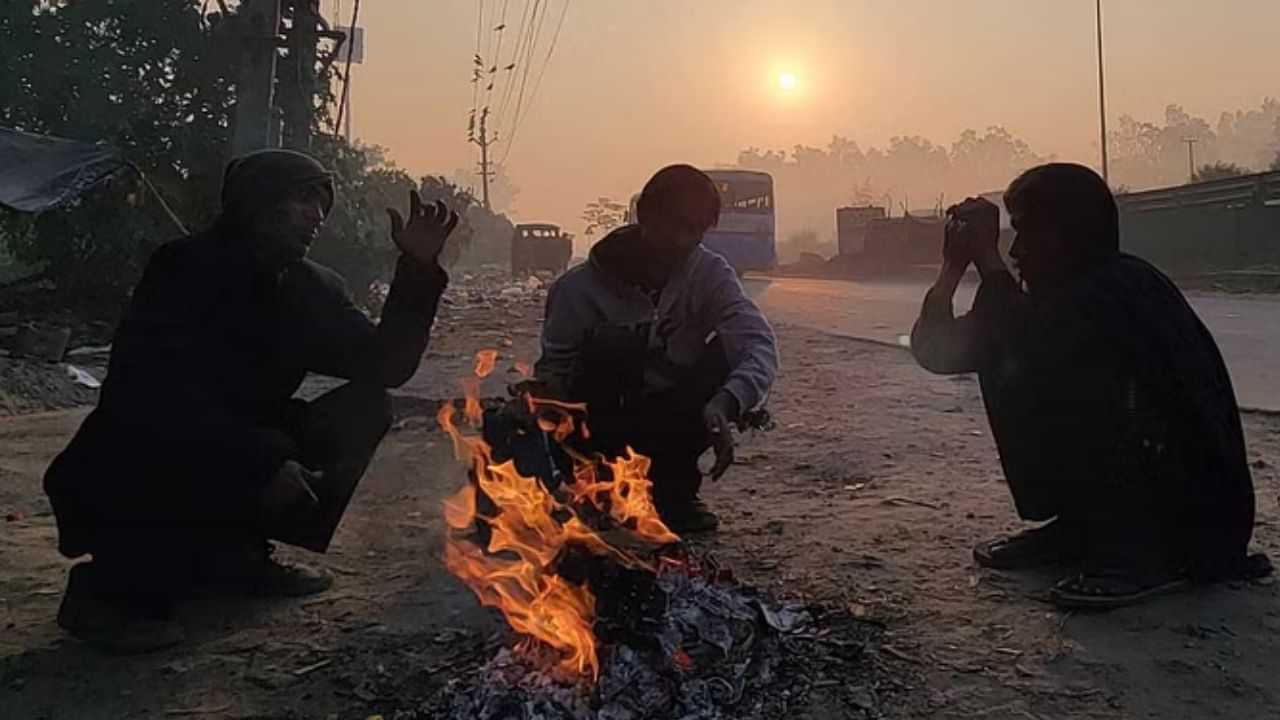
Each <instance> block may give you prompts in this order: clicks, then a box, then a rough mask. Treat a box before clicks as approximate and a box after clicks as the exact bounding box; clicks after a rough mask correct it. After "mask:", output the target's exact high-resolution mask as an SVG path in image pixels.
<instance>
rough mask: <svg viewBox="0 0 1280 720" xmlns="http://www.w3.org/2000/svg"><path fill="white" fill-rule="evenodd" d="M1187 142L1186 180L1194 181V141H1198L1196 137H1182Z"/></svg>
mask: <svg viewBox="0 0 1280 720" xmlns="http://www.w3.org/2000/svg"><path fill="white" fill-rule="evenodd" d="M1182 142H1184V143H1186V144H1187V182H1189V183H1193V182H1195V181H1196V143H1198V142H1200V141H1199V140H1198V139H1197V138H1184V139H1183V141H1182Z"/></svg>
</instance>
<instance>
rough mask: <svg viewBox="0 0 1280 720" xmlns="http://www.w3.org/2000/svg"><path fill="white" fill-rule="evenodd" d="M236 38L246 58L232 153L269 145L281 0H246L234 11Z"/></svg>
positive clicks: (238, 88) (239, 81) (239, 84)
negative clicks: (237, 24)
mask: <svg viewBox="0 0 1280 720" xmlns="http://www.w3.org/2000/svg"><path fill="white" fill-rule="evenodd" d="M235 19H236V22H237V23H239V27H238V28H237V30H236V31H235V33H236V36H237V37H235V41H236V42H238V43H240V44H241V45H242V46H243V50H244V57H245V62H244V64H243V65H242V67H241V70H240V75H239V77H238V78H237V82H236V109H235V130H234V134H233V135H232V140H231V152H232V154H233V155H243V154H244V153H247V152H252V151H254V150H261V149H263V148H266V147H270V146H271V145H272V144H273V143H272V141H271V135H272V133H271V124H272V110H271V109H272V103H273V100H274V95H275V77H276V56H277V52H276V47H277V43H278V32H279V29H280V0H243V1H242V2H241V3H240V10H239V12H238V13H236V15H235Z"/></svg>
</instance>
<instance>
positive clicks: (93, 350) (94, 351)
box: [67, 345, 111, 357]
mask: <svg viewBox="0 0 1280 720" xmlns="http://www.w3.org/2000/svg"><path fill="white" fill-rule="evenodd" d="M110 352H111V346H110V345H86V346H84V347H78V348H73V349H71V350H68V351H67V357H79V356H82V355H106V354H108V353H110Z"/></svg>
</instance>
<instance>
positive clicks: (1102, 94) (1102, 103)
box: [1094, 0, 1110, 183]
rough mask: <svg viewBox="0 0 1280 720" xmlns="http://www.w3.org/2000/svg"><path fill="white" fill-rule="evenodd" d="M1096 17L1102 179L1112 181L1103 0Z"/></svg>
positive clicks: (1097, 2)
mask: <svg viewBox="0 0 1280 720" xmlns="http://www.w3.org/2000/svg"><path fill="white" fill-rule="evenodd" d="M1094 7H1095V10H1096V15H1095V17H1096V19H1097V26H1098V125H1099V127H1100V129H1101V134H1102V143H1101V147H1102V179H1103V180H1104V181H1107V182H1108V183H1109V182H1110V173H1109V169H1108V167H1107V90H1106V85H1105V80H1104V73H1103V70H1102V0H1095V6H1094Z"/></svg>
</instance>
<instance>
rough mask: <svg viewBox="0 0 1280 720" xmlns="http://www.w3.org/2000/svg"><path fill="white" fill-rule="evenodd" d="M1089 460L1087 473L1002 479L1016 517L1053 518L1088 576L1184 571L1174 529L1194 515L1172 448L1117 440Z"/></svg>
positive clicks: (1182, 467) (1183, 468)
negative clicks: (1070, 541) (1006, 483)
mask: <svg viewBox="0 0 1280 720" xmlns="http://www.w3.org/2000/svg"><path fill="white" fill-rule="evenodd" d="M1089 457H1090V460H1091V462H1090V463H1089V465H1088V467H1089V468H1090V470H1091V472H1081V473H1070V474H1068V473H1049V474H1045V475H1041V476H1038V477H1016V478H1015V477H1011V478H1009V487H1010V490H1011V491H1012V494H1013V498H1014V504H1015V505H1016V506H1017V508H1018V510H1019V514H1020V516H1021V517H1022V518H1023V519H1024V520H1032V521H1044V520H1050V519H1056V521H1057V522H1059V523H1060V524H1061V525H1062V527H1063V528H1064V529H1065V530H1067V531H1069V532H1070V533H1072V534H1073V535H1074V536H1075V537H1076V538H1077V542H1078V547H1079V551H1080V555H1081V557H1082V561H1081V569H1082V570H1084V571H1085V572H1088V573H1094V574H1108V573H1112V574H1122V575H1126V576H1129V577H1134V578H1137V579H1142V578H1144V577H1146V576H1151V577H1153V578H1154V577H1162V576H1165V575H1167V574H1168V573H1170V572H1176V571H1181V570H1183V569H1185V568H1186V565H1187V562H1188V557H1189V553H1188V548H1187V546H1186V543H1185V536H1184V533H1183V532H1182V530H1180V528H1179V525H1180V524H1181V523H1182V521H1183V520H1185V519H1186V518H1189V517H1192V516H1193V513H1194V510H1193V509H1192V508H1191V507H1190V506H1189V504H1188V503H1187V498H1188V494H1187V492H1186V485H1187V478H1186V474H1187V471H1188V470H1187V464H1186V463H1185V462H1184V461H1183V459H1182V457H1181V455H1180V453H1179V452H1178V451H1177V449H1176V448H1172V447H1166V446H1165V445H1164V444H1161V445H1160V446H1159V449H1158V450H1157V446H1156V445H1154V444H1144V443H1142V442H1141V439H1140V438H1139V439H1138V440H1137V441H1126V439H1125V438H1117V440H1116V445H1115V446H1114V447H1111V448H1105V449H1100V450H1095V451H1092V452H1090V453H1089Z"/></svg>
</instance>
